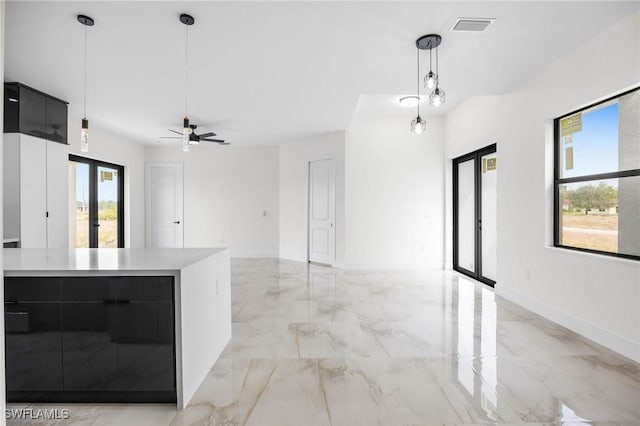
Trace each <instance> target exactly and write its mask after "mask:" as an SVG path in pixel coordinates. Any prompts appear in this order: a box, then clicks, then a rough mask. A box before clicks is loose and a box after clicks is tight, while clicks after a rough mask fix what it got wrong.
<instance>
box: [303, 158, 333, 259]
mask: <svg viewBox="0 0 640 426" xmlns="http://www.w3.org/2000/svg"><path fill="white" fill-rule="evenodd" d="M334 216H335V185H334V173H333V160H331V159H326V160H317V161H310V162H309V238H308V242H309V248H308V250H309V261H310V262H317V263H325V264H332V263H333V262H334V260H335V226H334Z"/></svg>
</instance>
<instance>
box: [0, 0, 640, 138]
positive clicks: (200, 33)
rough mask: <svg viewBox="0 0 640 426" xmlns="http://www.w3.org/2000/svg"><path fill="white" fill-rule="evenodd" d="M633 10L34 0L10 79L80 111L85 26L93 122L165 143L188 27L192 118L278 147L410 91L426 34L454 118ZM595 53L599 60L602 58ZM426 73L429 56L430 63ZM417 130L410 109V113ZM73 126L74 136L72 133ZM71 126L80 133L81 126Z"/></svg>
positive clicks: (553, 5) (76, 115)
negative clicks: (366, 101)
mask: <svg viewBox="0 0 640 426" xmlns="http://www.w3.org/2000/svg"><path fill="white" fill-rule="evenodd" d="M639 7H640V3H639V2H637V1H633V2H612V1H603V2H592V1H587V2H575V1H570V2H479V1H474V2H452V1H447V2H397V1H395V2H277V3H276V2H266V1H261V2H204V1H202V2H189V3H187V2H171V1H163V2H151V1H146V2H107V1H103V2H95V1H90V2H75V1H74V2H56V1H48V2H32V1H9V2H7V7H6V39H5V41H6V60H5V62H6V64H5V79H6V80H7V81H20V82H22V83H24V84H27V85H30V86H33V87H35V88H37V89H40V90H42V91H45V92H47V93H50V94H52V95H54V96H57V97H60V98H62V99H65V100H67V101H69V102H70V120H71V125H72V126H73V124H74V123H76V122H77V124H78V127H79V123H80V117H81V114H82V93H83V92H82V59H83V56H82V51H83V50H82V49H83V33H84V27H82V26H81V25H80V24H79V23H77V21H76V15H77V14H78V13H84V14H88V15H90V16H92V17H93V18H94V19H95V21H96V25H95V27H92V28H90V29H89V55H88V94H87V97H88V117H89V119H90V121H91V125H92V126H99V127H105V128H109V129H111V130H112V131H114V132H116V133H119V134H122V135H126V136H127V137H129V138H131V139H133V140H135V141H138V142H142V143H156V142H157V140H158V139H157V138H158V137H159V136H167V135H168V134H167V129H168V128H175V129H178V128H179V127H180V126H181V119H182V116H183V115H184V51H183V48H184V35H185V27H184V26H183V25H182V24H180V23H179V21H178V16H179V14H180V13H181V12H187V13H190V14H192V15H193V16H194V17H195V19H196V24H195V25H194V26H193V27H190V29H189V41H190V45H189V51H190V71H189V116H190V117H191V119H192V122H195V123H197V124H200V125H202V128H203V130H207V131H208V130H213V131H216V132H217V133H218V134H219V135H220V136H223V137H226V138H227V139H228V140H229V141H231V142H232V143H233V144H238V145H258V144H278V143H282V142H290V141H295V140H296V139H298V138H301V137H305V136H311V135H315V134H319V133H324V132H330V131H336V130H344V129H346V128H348V127H349V123H350V120H351V118H352V115H353V112H354V109H355V107H356V104H357V101H358V97H359V96H360V95H363V94H367V95H377V96H381V97H387V98H388V99H389V100H390V101H389V102H375V103H372V104H373V105H377V108H382V112H384V108H402V107H400V106H396V105H395V104H394V102H393V99H395V98H396V97H398V96H400V95H403V94H413V93H414V92H415V84H416V69H415V59H416V57H415V55H416V50H415V45H414V41H415V39H416V38H417V37H418V36H420V35H423V34H426V33H431V32H436V33H440V34H441V35H442V36H443V43H442V45H441V48H440V52H439V53H440V75H441V84H442V88H443V89H445V90H446V93H447V104H446V105H445V107H444V108H442V109H438V110H434V109H432V108H426V107H423V109H424V110H425V112H424V113H423V115H429V114H435V113H446V111H447V110H450V109H451V107H452V106H455V105H456V104H457V103H459V102H460V101H462V100H464V99H466V98H469V97H471V96H474V95H481V94H499V93H502V92H504V91H507V90H509V89H510V88H512V87H514V86H515V85H517V84H518V83H519V82H520V81H522V80H524V79H526V78H528V77H529V76H531V75H532V74H534V73H535V72H536V71H537V70H539V69H541V68H542V67H543V66H544V65H546V64H548V63H549V62H551V61H553V60H555V59H557V58H559V57H560V56H562V54H563V53H564V52H566V51H569V50H571V49H572V48H574V47H575V46H577V45H579V44H581V43H584V42H586V41H587V40H588V39H590V38H592V37H594V36H596V35H597V33H598V31H600V30H602V29H604V28H606V27H607V26H609V25H611V24H613V23H614V22H616V21H617V20H619V19H621V18H622V17H623V16H625V15H627V14H628V13H630V12H631V11H633V10H635V9H638V8H639ZM458 17H484V18H496V22H495V23H494V24H493V25H492V26H491V27H489V29H488V30H487V32H485V33H453V32H450V31H449V29H450V28H451V26H452V25H453V23H454V22H455V20H456V18H458ZM596 54H597V52H594V55H596ZM422 59H423V60H422V63H423V71H426V67H427V66H428V56H427V55H426V54H423V57H422ZM405 111H406V114H407V121H410V120H411V115H412V113H413V111H412V110H405ZM72 128H73V127H71V129H72ZM70 131H73V130H70Z"/></svg>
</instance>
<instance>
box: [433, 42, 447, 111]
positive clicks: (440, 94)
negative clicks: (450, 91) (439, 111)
mask: <svg viewBox="0 0 640 426" xmlns="http://www.w3.org/2000/svg"><path fill="white" fill-rule="evenodd" d="M439 84H440V82H439V78H438V46H436V88H435V89H434V90H433V92H431V94H430V95H429V105H433V106H434V107H439V106H440V105H442V104H443V103H444V90H442V89H441V88H440V86H439Z"/></svg>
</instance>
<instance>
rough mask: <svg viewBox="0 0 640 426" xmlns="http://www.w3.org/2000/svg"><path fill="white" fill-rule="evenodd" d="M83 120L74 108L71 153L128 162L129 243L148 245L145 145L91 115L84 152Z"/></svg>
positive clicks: (126, 192)
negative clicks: (94, 120)
mask: <svg viewBox="0 0 640 426" xmlns="http://www.w3.org/2000/svg"><path fill="white" fill-rule="evenodd" d="M80 122H81V118H80V117H74V116H73V115H72V111H71V109H70V113H69V133H68V135H69V145H70V147H69V148H70V153H71V154H75V155H79V156H81V157H88V158H94V159H96V160H101V161H106V162H109V163H114V164H118V165H121V166H124V176H125V179H124V208H125V212H124V213H125V246H126V247H144V245H145V239H144V237H145V234H144V222H145V217H144V215H145V212H144V208H145V207H144V146H143V145H141V144H139V143H136V142H133V141H131V140H128V139H127V138H126V137H123V136H121V135H118V134H115V133H112V132H110V131H108V130H105V129H102V128H100V127H97V126H95V125H93V124H92V121H91V116H89V152H87V153H84V152H81V151H80Z"/></svg>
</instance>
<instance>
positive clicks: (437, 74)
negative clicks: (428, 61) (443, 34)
mask: <svg viewBox="0 0 640 426" xmlns="http://www.w3.org/2000/svg"><path fill="white" fill-rule="evenodd" d="M438 62H440V61H439V60H438V46H436V76H438V79H437V80H436V89H437V88H438V85H440V71H439V70H438Z"/></svg>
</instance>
